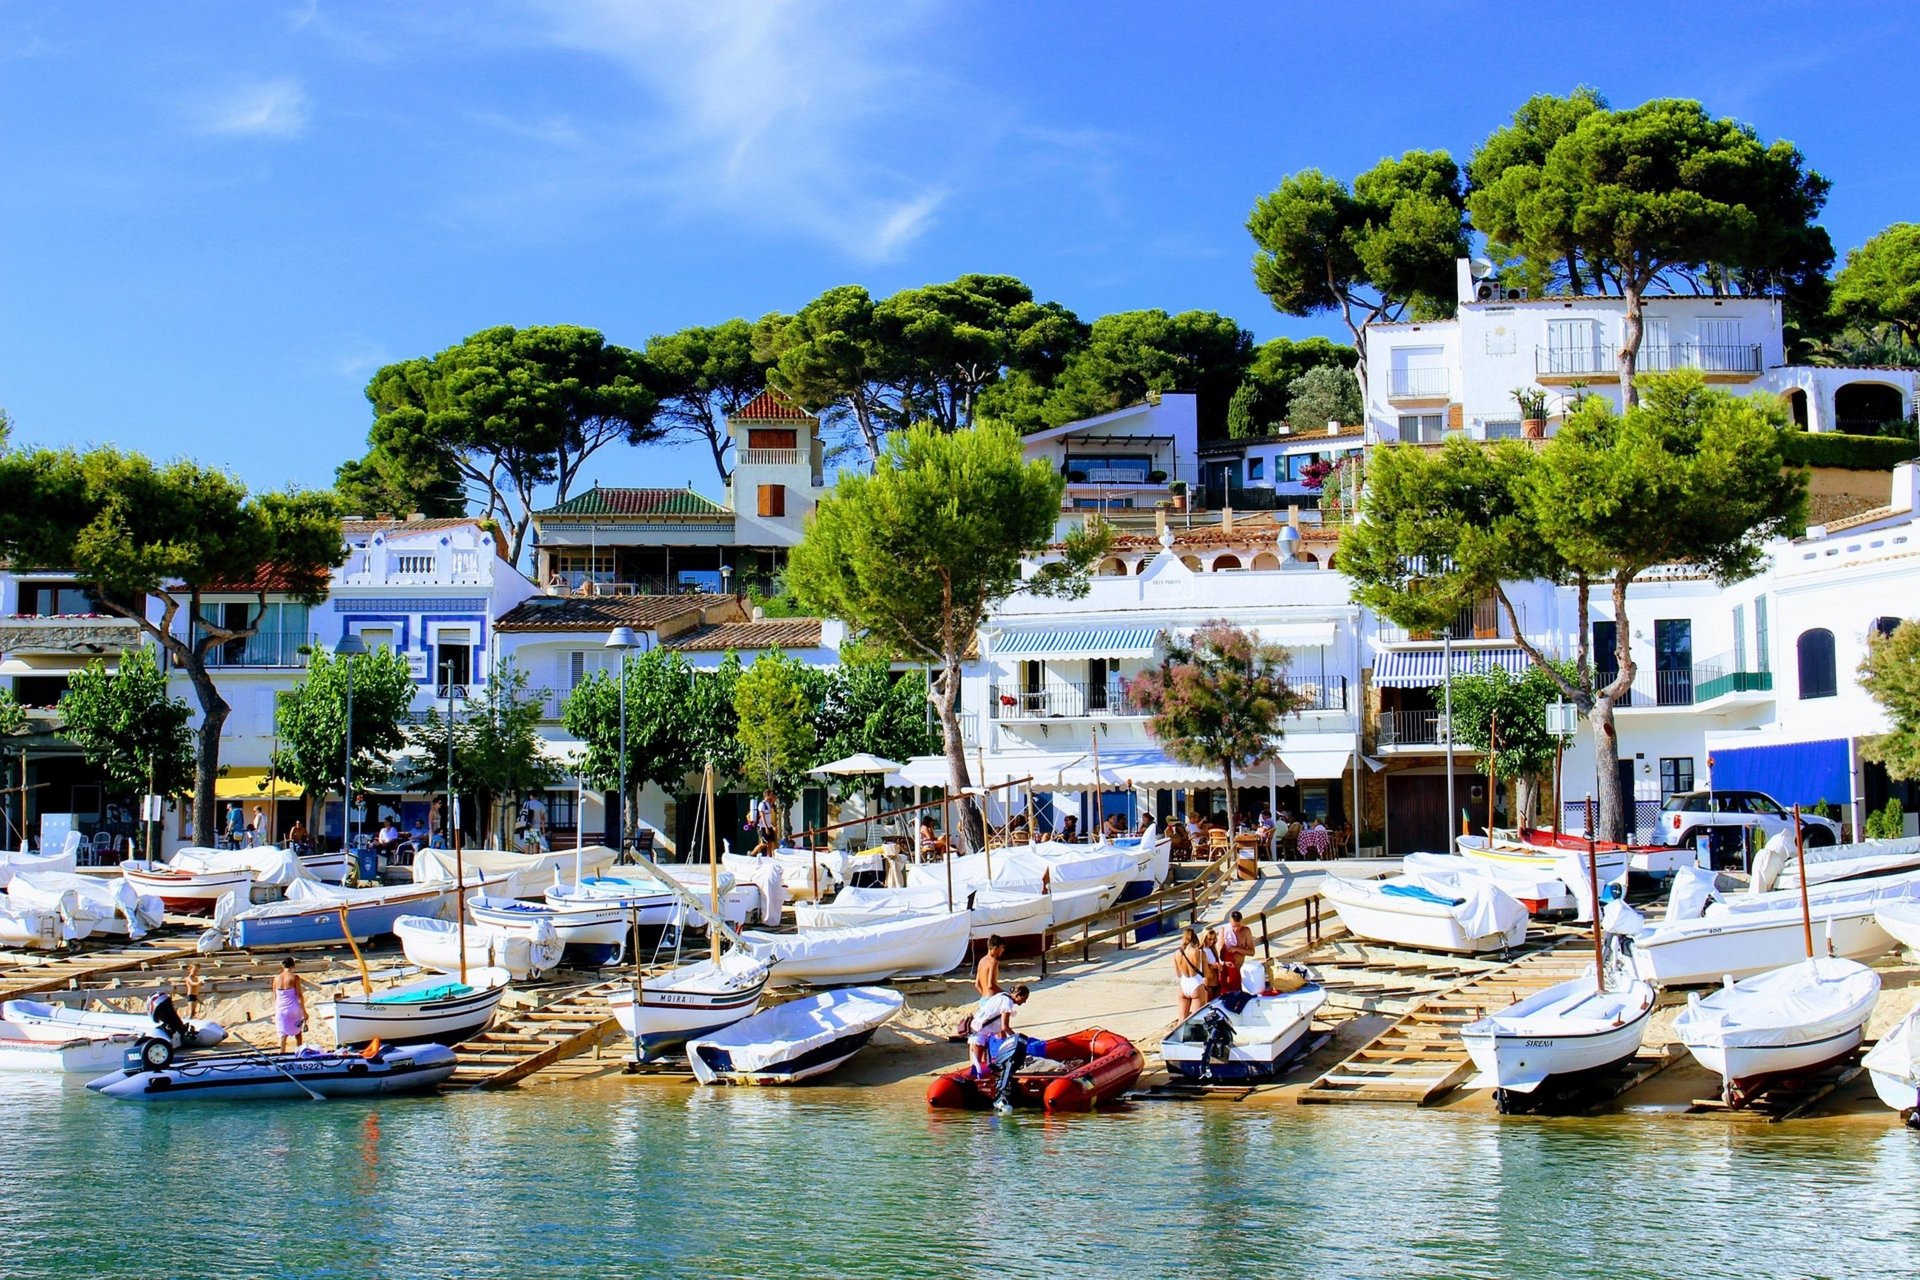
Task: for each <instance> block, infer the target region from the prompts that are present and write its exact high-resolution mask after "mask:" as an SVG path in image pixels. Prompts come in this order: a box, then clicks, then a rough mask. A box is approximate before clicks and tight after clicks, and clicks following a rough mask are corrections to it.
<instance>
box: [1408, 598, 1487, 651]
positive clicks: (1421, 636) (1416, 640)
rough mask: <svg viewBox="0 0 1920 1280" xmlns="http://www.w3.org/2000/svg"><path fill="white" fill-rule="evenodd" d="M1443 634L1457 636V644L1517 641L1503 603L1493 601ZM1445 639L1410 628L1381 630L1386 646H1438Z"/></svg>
mask: <svg viewBox="0 0 1920 1280" xmlns="http://www.w3.org/2000/svg"><path fill="white" fill-rule="evenodd" d="M1443 630H1450V631H1451V632H1452V633H1453V641H1454V643H1455V644H1459V643H1460V642H1462V641H1465V640H1511V639H1513V627H1512V626H1511V625H1510V624H1509V623H1508V621H1507V614H1506V611H1505V610H1504V609H1502V608H1501V607H1500V602H1499V601H1497V600H1493V599H1487V600H1479V601H1476V602H1474V603H1473V604H1470V605H1468V606H1467V607H1466V608H1464V609H1462V610H1461V611H1460V612H1459V613H1458V614H1457V615H1455V617H1454V619H1453V622H1452V624H1451V625H1450V626H1449V627H1447V628H1443ZM1441 639H1442V634H1441V632H1440V631H1411V630H1408V629H1407V628H1406V627H1395V626H1387V625H1383V626H1381V628H1380V643H1382V644H1438V643H1439V642H1440V640H1441Z"/></svg>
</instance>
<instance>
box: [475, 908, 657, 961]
mask: <svg viewBox="0 0 1920 1280" xmlns="http://www.w3.org/2000/svg"><path fill="white" fill-rule="evenodd" d="M467 918H468V919H470V920H472V921H473V922H474V923H475V924H478V925H486V926H487V927H488V928H491V929H497V930H501V931H503V932H506V933H524V934H526V935H528V936H529V937H532V936H534V935H536V934H538V933H540V932H541V931H542V930H543V929H551V930H553V932H554V934H555V936H556V937H558V938H559V939H560V945H561V946H562V947H565V948H578V949H580V950H581V951H584V952H586V953H587V954H586V955H585V956H584V957H583V958H584V959H586V960H588V961H589V962H591V963H599V964H606V963H610V962H611V963H618V962H619V961H620V959H621V958H622V957H624V956H625V955H626V949H627V933H628V931H629V930H628V926H629V924H630V923H631V920H632V914H631V913H630V912H628V911H626V910H625V909H623V908H622V907H621V906H620V905H619V904H618V903H606V902H599V903H595V902H571V901H570V902H568V903H567V905H565V906H553V905H551V904H549V903H545V902H527V901H525V900H523V899H520V898H495V897H490V896H486V895H478V896H475V897H472V898H469V899H467Z"/></svg>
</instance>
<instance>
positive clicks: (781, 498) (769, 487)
mask: <svg viewBox="0 0 1920 1280" xmlns="http://www.w3.org/2000/svg"><path fill="white" fill-rule="evenodd" d="M760 514H761V515H763V516H767V517H779V516H784V515H786V514H787V486H785V485H783V484H763V485H761V486H760Z"/></svg>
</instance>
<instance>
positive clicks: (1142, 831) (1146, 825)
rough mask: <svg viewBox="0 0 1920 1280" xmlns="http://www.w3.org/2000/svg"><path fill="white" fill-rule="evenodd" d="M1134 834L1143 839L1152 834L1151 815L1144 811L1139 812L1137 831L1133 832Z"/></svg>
mask: <svg viewBox="0 0 1920 1280" xmlns="http://www.w3.org/2000/svg"><path fill="white" fill-rule="evenodd" d="M1134 834H1135V835H1137V836H1141V837H1143V838H1144V837H1146V836H1150V835H1152V834H1153V815H1152V814H1150V813H1148V812H1146V811H1145V810H1144V809H1143V810H1141V812H1140V827H1139V830H1137V831H1135V832H1134Z"/></svg>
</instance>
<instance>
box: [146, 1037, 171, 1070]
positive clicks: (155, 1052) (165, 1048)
mask: <svg viewBox="0 0 1920 1280" xmlns="http://www.w3.org/2000/svg"><path fill="white" fill-rule="evenodd" d="M139 1050H140V1065H142V1066H144V1067H145V1068H146V1069H147V1070H149V1071H165V1070H166V1069H167V1068H168V1067H170V1066H172V1065H173V1045H172V1044H171V1043H170V1042H169V1041H166V1040H162V1039H160V1038H159V1037H158V1036H148V1037H146V1038H145V1039H143V1040H142V1041H140V1044H139Z"/></svg>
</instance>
